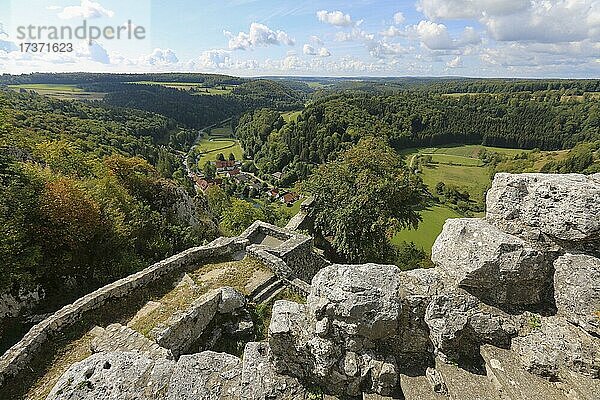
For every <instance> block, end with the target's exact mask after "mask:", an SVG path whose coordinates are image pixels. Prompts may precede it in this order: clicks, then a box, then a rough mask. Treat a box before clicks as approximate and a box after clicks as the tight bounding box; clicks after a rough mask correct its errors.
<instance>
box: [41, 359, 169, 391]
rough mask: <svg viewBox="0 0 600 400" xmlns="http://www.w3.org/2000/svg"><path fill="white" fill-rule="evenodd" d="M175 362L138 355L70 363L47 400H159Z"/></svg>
mask: <svg viewBox="0 0 600 400" xmlns="http://www.w3.org/2000/svg"><path fill="white" fill-rule="evenodd" d="M174 364H175V363H174V362H173V361H170V360H166V359H162V360H160V361H156V360H152V359H150V358H148V357H147V356H145V355H143V354H140V353H121V352H118V353H97V354H94V355H92V356H90V357H88V358H86V359H85V360H83V361H80V362H78V363H75V364H73V365H72V366H71V367H70V368H69V369H68V370H67V372H65V373H64V374H63V375H62V376H61V377H60V379H59V381H58V382H57V383H56V385H55V386H54V388H53V389H52V391H51V392H50V394H49V395H48V397H47V399H48V400H75V399H77V400H88V399H89V400H96V399H105V400H121V399H139V400H146V399H148V400H150V399H161V398H164V395H165V393H166V391H167V388H168V386H169V379H170V376H171V372H172V369H173V366H174Z"/></svg>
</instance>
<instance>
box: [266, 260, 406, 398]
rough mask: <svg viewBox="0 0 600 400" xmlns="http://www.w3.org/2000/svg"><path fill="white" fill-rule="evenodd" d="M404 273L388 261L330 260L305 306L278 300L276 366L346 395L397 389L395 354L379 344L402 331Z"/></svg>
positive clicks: (272, 336) (275, 310)
mask: <svg viewBox="0 0 600 400" xmlns="http://www.w3.org/2000/svg"><path fill="white" fill-rule="evenodd" d="M399 273H400V271H399V269H398V268H397V267H395V266H386V265H375V264H367V265H352V266H350V265H335V266H330V267H327V268H324V269H322V270H321V271H320V272H319V273H318V274H317V275H316V276H315V278H314V279H313V282H312V287H311V293H310V294H309V296H308V299H307V305H306V306H302V305H299V304H293V303H289V302H276V303H275V306H274V307H273V316H272V319H271V325H270V327H269V335H270V339H269V341H270V344H271V347H272V349H273V354H274V357H273V358H274V360H275V365H276V367H277V370H278V371H279V372H283V373H290V374H291V375H293V376H296V377H298V378H300V379H304V380H307V381H311V382H318V383H319V384H320V385H322V386H323V387H324V388H326V389H327V390H328V391H331V392H333V393H338V394H341V395H348V396H357V395H359V394H360V393H361V392H362V391H364V392H376V393H379V394H382V395H390V394H393V393H395V392H396V391H397V390H398V380H399V373H398V368H397V365H396V360H395V359H394V357H393V356H392V355H391V354H384V353H383V352H381V351H379V350H378V348H379V347H385V339H388V338H390V337H392V336H394V335H396V334H397V333H398V324H399V319H400V310H401V300H400V297H399V295H398V294H399V279H398V274H399ZM387 350H388V351H389V350H390V349H389V348H388V349H387Z"/></svg>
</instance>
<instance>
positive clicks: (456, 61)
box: [446, 56, 463, 68]
mask: <svg viewBox="0 0 600 400" xmlns="http://www.w3.org/2000/svg"><path fill="white" fill-rule="evenodd" d="M462 65H463V63H462V57H461V56H456V57H454V58H453V59H452V60H450V61H448V62H447V63H446V66H447V67H448V68H460V67H462Z"/></svg>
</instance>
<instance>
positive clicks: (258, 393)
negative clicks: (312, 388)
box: [239, 342, 309, 400]
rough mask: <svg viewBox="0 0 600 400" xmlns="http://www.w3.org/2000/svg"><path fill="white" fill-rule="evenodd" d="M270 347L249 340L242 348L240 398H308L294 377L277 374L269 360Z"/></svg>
mask: <svg viewBox="0 0 600 400" xmlns="http://www.w3.org/2000/svg"><path fill="white" fill-rule="evenodd" d="M270 357H271V347H270V346H269V344H268V343H265V342H260V343H258V342H250V343H248V344H246V347H245V349H244V357H243V359H244V362H243V367H242V378H241V383H240V392H239V393H240V398H241V399H247V400H266V399H282V400H292V399H305V398H309V397H308V393H307V392H306V390H305V389H304V387H303V386H302V385H301V384H300V383H299V382H298V380H297V379H296V378H293V377H290V376H286V375H281V374H278V373H277V372H276V371H275V369H274V367H273V364H272V363H271V360H270Z"/></svg>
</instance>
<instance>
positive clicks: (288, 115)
mask: <svg viewBox="0 0 600 400" xmlns="http://www.w3.org/2000/svg"><path fill="white" fill-rule="evenodd" d="M301 113H302V111H288V112H284V113H282V114H281V116H282V117H283V119H284V121H285V122H290V121H297V120H298V116H299V115H300V114H301Z"/></svg>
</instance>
